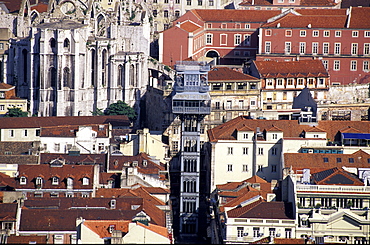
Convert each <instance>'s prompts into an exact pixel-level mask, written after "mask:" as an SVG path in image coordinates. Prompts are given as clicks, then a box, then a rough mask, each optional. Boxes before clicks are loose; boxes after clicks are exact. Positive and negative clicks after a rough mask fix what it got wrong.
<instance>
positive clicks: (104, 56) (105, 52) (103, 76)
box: [101, 49, 107, 87]
mask: <svg viewBox="0 0 370 245" xmlns="http://www.w3.org/2000/svg"><path fill="white" fill-rule="evenodd" d="M101 65H102V68H101V70H102V74H101V83H102V86H103V87H104V86H105V83H106V78H105V76H106V67H107V50H105V49H104V50H103V52H102V62H101Z"/></svg>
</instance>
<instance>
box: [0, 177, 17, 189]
mask: <svg viewBox="0 0 370 245" xmlns="http://www.w3.org/2000/svg"><path fill="white" fill-rule="evenodd" d="M15 185H16V184H15V180H14V178H12V177H10V176H9V175H6V174H4V173H0V189H5V190H8V189H9V188H10V189H13V188H14V187H15Z"/></svg>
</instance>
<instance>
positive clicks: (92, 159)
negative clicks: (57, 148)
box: [40, 153, 107, 166]
mask: <svg viewBox="0 0 370 245" xmlns="http://www.w3.org/2000/svg"><path fill="white" fill-rule="evenodd" d="M55 160H60V161H62V162H64V164H71V165H77V164H99V165H101V166H106V160H107V154H104V153H103V154H80V155H69V154H61V153H41V154H40V163H41V164H50V163H51V162H53V161H55Z"/></svg>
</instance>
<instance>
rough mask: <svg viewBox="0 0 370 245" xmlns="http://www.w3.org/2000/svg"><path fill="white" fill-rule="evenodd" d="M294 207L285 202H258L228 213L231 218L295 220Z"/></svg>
mask: <svg viewBox="0 0 370 245" xmlns="http://www.w3.org/2000/svg"><path fill="white" fill-rule="evenodd" d="M291 208H292V207H290V205H289V204H286V203H284V202H264V201H256V202H253V203H251V204H249V205H246V206H244V207H236V208H234V209H232V210H230V211H228V212H227V215H228V217H229V218H258V219H292V220H294V219H293V215H292V209H291Z"/></svg>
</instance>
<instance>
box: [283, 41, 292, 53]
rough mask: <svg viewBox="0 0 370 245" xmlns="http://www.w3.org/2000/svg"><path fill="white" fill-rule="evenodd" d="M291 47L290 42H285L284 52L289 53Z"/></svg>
mask: <svg viewBox="0 0 370 245" xmlns="http://www.w3.org/2000/svg"><path fill="white" fill-rule="evenodd" d="M291 47H292V43H291V42H285V54H290V53H291Z"/></svg>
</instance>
